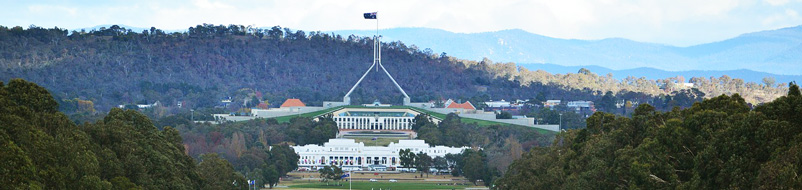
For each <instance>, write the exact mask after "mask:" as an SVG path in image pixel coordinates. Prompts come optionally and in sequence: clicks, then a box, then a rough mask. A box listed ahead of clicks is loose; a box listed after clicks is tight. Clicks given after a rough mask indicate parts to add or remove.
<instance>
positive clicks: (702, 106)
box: [466, 83, 802, 189]
mask: <svg viewBox="0 0 802 190" xmlns="http://www.w3.org/2000/svg"><path fill="white" fill-rule="evenodd" d="M800 113H802V95H800V89H799V87H798V86H797V85H796V84H794V83H791V84H790V85H789V91H788V95H786V96H783V97H780V98H778V99H776V100H774V101H772V102H769V103H766V104H764V105H760V106H757V107H755V108H754V109H753V110H750V108H749V106H748V105H747V104H746V102H745V100H744V99H743V98H741V97H740V96H739V95H738V94H735V95H732V96H725V95H722V96H719V97H715V98H712V99H708V100H704V101H702V102H698V103H695V104H694V105H693V106H692V107H690V108H688V109H684V110H680V109H674V110H673V111H670V112H665V113H661V112H657V111H655V108H654V107H652V106H650V105H647V104H641V105H640V106H639V107H638V108H636V109H635V110H634V113H633V115H632V117H631V118H626V117H619V116H615V115H612V114H607V113H602V112H597V113H596V114H594V115H593V116H592V117H590V118H588V121H587V128H585V129H580V130H570V131H568V132H566V133H562V134H560V135H558V138H557V139H555V141H554V144H553V146H552V147H547V148H535V149H533V150H531V151H530V152H529V153H527V154H525V155H524V157H523V158H522V159H520V160H518V161H515V162H514V163H513V164H512V165H510V167H509V171H508V172H507V173H506V174H505V175H504V177H503V178H502V179H500V180H498V181H497V182H496V185H497V186H498V187H500V188H501V189H589V188H594V189H614V188H637V189H677V188H679V189H799V188H802V178H800V177H798V176H799V175H798V173H799V171H802V166H800V160H802V156H800V155H801V154H800V150H802V148H801V147H802V146H800V144H802V119H800V118H802V115H800ZM466 175H467V174H466ZM531 179H538V180H531Z"/></svg>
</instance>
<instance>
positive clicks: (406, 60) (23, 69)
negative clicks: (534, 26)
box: [0, 25, 591, 110]
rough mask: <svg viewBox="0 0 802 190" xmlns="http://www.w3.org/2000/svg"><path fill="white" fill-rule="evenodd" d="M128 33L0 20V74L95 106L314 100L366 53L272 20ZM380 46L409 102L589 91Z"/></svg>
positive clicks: (358, 94) (345, 41) (367, 89)
mask: <svg viewBox="0 0 802 190" xmlns="http://www.w3.org/2000/svg"><path fill="white" fill-rule="evenodd" d="M137 32H141V33H137ZM137 32H133V31H128V30H125V29H124V28H119V27H115V26H113V27H111V28H109V29H103V30H99V31H91V32H89V33H84V32H73V33H68V32H67V31H66V30H62V29H58V28H55V29H44V28H39V27H34V28H29V29H22V28H21V27H14V28H6V27H0V48H1V49H0V55H2V56H0V79H2V80H8V79H10V78H24V79H26V80H30V81H33V82H36V83H38V84H40V85H42V86H45V87H46V88H48V89H49V90H51V91H52V92H53V93H54V95H55V96H56V97H57V99H59V100H60V101H63V100H73V99H75V98H78V99H80V100H91V101H93V104H94V106H95V107H97V108H96V109H98V110H108V109H109V108H110V107H112V106H116V105H119V104H129V103H153V102H155V101H160V102H161V103H162V104H167V105H174V103H176V102H178V101H186V102H187V104H188V105H194V106H196V107H211V106H215V105H216V102H217V101H218V100H219V99H220V98H222V97H226V96H232V97H237V95H238V93H240V92H242V91H243V90H244V89H247V90H248V91H249V92H250V91H256V92H259V93H260V94H262V95H263V99H267V100H269V102H279V103H277V104H280V102H282V101H284V99H286V98H300V99H301V100H303V101H304V102H307V104H311V105H321V102H322V101H324V100H326V101H337V100H341V99H342V96H343V95H344V94H345V93H346V92H347V91H348V90H349V88H350V87H351V85H353V84H354V83H355V82H356V81H357V79H359V77H360V76H361V75H362V73H363V72H364V71H365V70H366V69H367V68H368V66H370V62H371V60H372V56H371V52H372V44H373V41H372V40H371V39H369V38H357V37H354V36H350V37H343V36H338V35H337V36H332V35H329V34H324V33H318V32H309V33H306V32H304V31H292V30H290V29H287V28H280V27H274V28H273V29H271V30H265V31H262V30H259V31H258V32H253V31H251V30H249V29H247V28H244V27H242V26H234V25H231V26H228V27H225V26H212V25H203V26H200V25H199V26H197V27H193V28H190V30H189V32H187V33H173V34H166V33H163V32H161V30H159V29H155V28H152V29H151V30H149V31H137ZM382 53H383V55H382V58H383V63H384V66H385V67H386V68H387V69H388V70H389V71H390V72H391V73H392V74H393V75H395V78H396V80H397V81H398V82H399V83H400V84H401V85H402V86H403V87H404V88H405V90H407V92H408V93H409V94H410V96H411V97H412V98H413V101H428V100H432V99H436V98H440V97H443V98H460V97H462V98H463V99H468V98H470V97H472V96H474V95H478V94H489V95H490V96H491V97H493V98H494V99H501V98H507V99H509V98H513V97H515V98H518V97H532V96H534V93H535V92H545V93H550V94H555V95H556V94H560V95H563V94H564V95H566V96H574V97H577V98H584V99H588V98H590V97H591V96H590V95H586V93H580V92H578V91H577V92H567V91H564V90H560V89H558V88H552V87H543V86H538V85H535V86H531V87H524V86H521V85H520V84H518V83H516V82H515V81H508V80H493V78H492V75H489V74H487V72H488V71H487V70H486V69H481V68H482V67H479V68H475V69H474V68H467V67H466V66H465V65H462V64H459V63H455V62H452V61H449V59H448V58H447V57H434V56H432V55H429V54H425V53H423V52H422V51H420V50H418V49H417V48H415V47H407V46H406V45H404V44H403V43H400V42H389V43H384V44H383V52H382ZM484 64H486V63H484ZM484 66H485V67H486V66H487V65H484ZM360 86H361V87H360V88H357V90H356V91H355V92H354V93H355V94H354V95H352V97H353V98H352V99H353V100H354V101H356V102H373V100H375V99H379V100H381V101H383V102H391V103H400V102H401V98H400V97H401V93H399V92H398V91H397V90H396V89H395V88H393V87H392V83H391V82H390V80H389V79H387V77H386V76H384V73H381V72H372V74H371V75H369V78H368V79H367V80H365V81H364V82H363V84H361V85H360ZM248 100H250V99H248ZM240 102H242V101H240ZM274 106H275V105H274Z"/></svg>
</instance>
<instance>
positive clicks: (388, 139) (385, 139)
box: [349, 137, 409, 146]
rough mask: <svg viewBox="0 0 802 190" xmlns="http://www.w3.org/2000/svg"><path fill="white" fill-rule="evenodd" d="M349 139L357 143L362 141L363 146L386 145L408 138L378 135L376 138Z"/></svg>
mask: <svg viewBox="0 0 802 190" xmlns="http://www.w3.org/2000/svg"><path fill="white" fill-rule="evenodd" d="M349 139H354V141H356V142H357V143H359V142H363V143H365V146H387V145H390V143H398V140H401V139H409V138H400V137H378V138H376V140H372V139H373V137H349Z"/></svg>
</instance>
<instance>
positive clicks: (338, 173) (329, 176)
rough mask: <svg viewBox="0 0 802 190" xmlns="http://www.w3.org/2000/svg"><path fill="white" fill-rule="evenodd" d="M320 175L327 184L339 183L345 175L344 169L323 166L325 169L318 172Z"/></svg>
mask: <svg viewBox="0 0 802 190" xmlns="http://www.w3.org/2000/svg"><path fill="white" fill-rule="evenodd" d="M318 173H320V178H323V180H324V181H327V182H328V180H334V181H339V180H340V179H341V177H342V175H343V174H344V172H343V170H342V168H340V167H337V166H335V165H331V166H323V168H321V169H319V170H318ZM327 184H328V183H327Z"/></svg>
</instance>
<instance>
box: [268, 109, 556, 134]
mask: <svg viewBox="0 0 802 190" xmlns="http://www.w3.org/2000/svg"><path fill="white" fill-rule="evenodd" d="M342 108H367V109H387V108H401V109H412V110H415V111H418V112H421V113H426V114H429V115H430V116H432V117H435V118H438V119H441V120H442V119H445V118H446V114H442V113H437V112H433V111H429V110H425V109H421V108H417V107H412V106H390V107H365V106H359V105H349V106H338V107H333V108H329V109H324V110H320V111H316V112H309V113H305V114H300V116H301V117H318V116H321V115H323V114H327V113H331V112H333V111H337V110H339V109H342ZM298 116H299V115H288V116H282V117H276V120H278V122H279V123H288V122H290V119H292V118H294V117H298ZM461 121H462V122H463V123H475V124H476V125H479V126H492V125H501V126H515V127H527V126H520V125H514V124H509V123H501V122H495V121H487V120H479V119H473V118H462V119H461ZM527 128H530V127H527ZM532 129H535V130H537V131H538V132H539V133H540V134H556V133H557V132H554V131H549V130H545V129H540V128H532Z"/></svg>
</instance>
